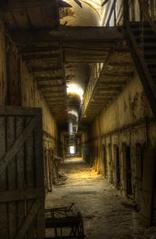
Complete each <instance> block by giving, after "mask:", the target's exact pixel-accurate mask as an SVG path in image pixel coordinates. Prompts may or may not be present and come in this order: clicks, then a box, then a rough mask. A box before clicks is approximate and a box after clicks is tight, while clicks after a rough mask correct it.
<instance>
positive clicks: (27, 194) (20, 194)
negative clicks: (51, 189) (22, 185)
mask: <svg viewBox="0 0 156 239" xmlns="http://www.w3.org/2000/svg"><path fill="white" fill-rule="evenodd" d="M43 196H44V190H43V188H40V189H39V188H33V189H25V190H24V191H21V190H15V191H5V192H1V193H0V203H2V202H7V203H8V202H13V201H23V200H29V199H35V198H39V197H43Z"/></svg>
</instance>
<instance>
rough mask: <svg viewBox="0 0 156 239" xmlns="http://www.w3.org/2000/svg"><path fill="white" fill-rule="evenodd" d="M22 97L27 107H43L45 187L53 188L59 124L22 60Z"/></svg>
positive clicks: (48, 189) (47, 189)
mask: <svg viewBox="0 0 156 239" xmlns="http://www.w3.org/2000/svg"><path fill="white" fill-rule="evenodd" d="M21 98H22V105H23V106H26V107H41V108H42V113H43V130H44V132H43V142H44V147H43V153H44V171H45V174H44V175H45V189H46V191H51V190H52V165H53V160H54V154H56V152H57V125H56V121H55V119H54V117H53V115H52V113H51V112H50V110H49V107H48V105H47V103H46V101H45V99H44V97H43V95H42V93H41V91H40V89H39V88H38V85H37V81H36V80H35V79H34V77H33V75H32V74H30V73H29V71H28V68H27V66H26V64H25V63H24V62H21Z"/></svg>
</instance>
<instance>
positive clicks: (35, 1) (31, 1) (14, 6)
mask: <svg viewBox="0 0 156 239" xmlns="http://www.w3.org/2000/svg"><path fill="white" fill-rule="evenodd" d="M55 6H56V1H50V0H45V1H43V0H27V1H19V0H13V1H10V0H9V1H7V2H5V3H3V5H2V7H3V9H4V10H5V11H14V10H19V9H22V8H24V9H25V8H34V7H48V8H49V7H55Z"/></svg>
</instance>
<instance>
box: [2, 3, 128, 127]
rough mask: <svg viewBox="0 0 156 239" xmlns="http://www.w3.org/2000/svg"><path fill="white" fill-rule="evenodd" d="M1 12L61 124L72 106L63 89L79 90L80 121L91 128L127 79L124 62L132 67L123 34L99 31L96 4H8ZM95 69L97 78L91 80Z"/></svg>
mask: <svg viewBox="0 0 156 239" xmlns="http://www.w3.org/2000/svg"><path fill="white" fill-rule="evenodd" d="M1 9H3V11H2V12H1V13H2V14H3V18H4V20H5V22H6V25H7V26H8V30H9V32H10V34H11V37H12V40H13V41H14V42H15V44H16V46H17V47H18V50H19V52H20V53H21V54H22V58H23V60H24V61H25V62H26V64H27V66H28V68H29V71H30V72H31V73H32V74H33V76H34V77H35V79H36V80H37V82H38V86H39V88H40V90H41V91H42V93H43V95H44V97H45V99H46V101H47V103H48V105H49V107H50V109H51V111H52V113H53V114H54V116H55V117H56V119H57V121H58V122H59V123H60V124H62V123H63V122H64V121H65V119H66V120H67V119H68V116H67V110H68V108H72V105H73V106H74V102H76V103H75V104H77V101H75V100H74V98H73V100H71V95H70V97H67V91H66V88H67V84H69V83H75V84H78V85H80V86H81V87H82V89H83V90H84V92H85V93H84V102H83V105H82V106H81V108H82V114H81V115H82V117H83V118H85V120H86V118H87V122H90V121H91V120H93V118H94V117H95V116H96V115H97V113H98V112H99V111H100V110H101V109H102V106H103V103H104V104H105V105H107V104H108V102H110V101H111V100H112V99H113V98H114V95H117V94H118V93H119V92H120V91H121V89H122V87H123V86H124V84H126V79H127V77H128V75H129V74H131V73H132V72H131V70H129V71H128V72H127V73H126V72H125V68H124V67H122V66H121V65H122V63H123V62H124V61H125V59H126V62H130V64H131V61H130V55H129V54H128V51H127V49H126V48H125V45H124V39H123V34H122V32H119V31H118V29H117V28H113V27H112V28H108V27H105V28H104V27H100V23H101V19H102V8H101V1H100V0H80V1H78V0H64V1H63V0H8V1H3V2H2V3H1ZM116 42H118V45H116V48H115V47H114V46H115V43H116ZM118 53H120V58H119V59H120V60H119V59H118V55H117V54H118ZM116 55H117V56H116ZM115 56H116V58H114V57H115ZM113 59H114V60H113ZM118 61H120V67H118V66H119V62H118ZM99 64H101V66H102V69H101V70H100V71H99V73H98V74H100V75H98V77H97V75H96V77H93V76H95V75H94V74H93V69H95V68H97V67H98V66H99ZM104 66H106V68H103V67H104ZM111 69H112V70H111ZM117 73H118V74H119V75H118V77H117V75H116V74H117ZM113 75H114V76H115V77H116V78H113ZM121 75H122V76H124V78H123V79H122V78H121V77H120V76H121ZM99 76H100V77H99ZM92 78H94V83H93V79H92ZM117 78H118V80H116V79H117ZM111 81H112V82H114V81H115V82H114V84H113V83H112V84H111ZM118 81H119V84H118V83H117V82H118ZM105 82H107V83H106V84H105ZM108 82H110V83H109V84H108ZM121 83H123V84H121ZM99 89H100V95H99Z"/></svg>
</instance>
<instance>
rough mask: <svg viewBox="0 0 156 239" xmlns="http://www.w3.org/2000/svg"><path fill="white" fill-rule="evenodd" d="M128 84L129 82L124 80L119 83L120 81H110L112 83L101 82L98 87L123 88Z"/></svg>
mask: <svg viewBox="0 0 156 239" xmlns="http://www.w3.org/2000/svg"><path fill="white" fill-rule="evenodd" d="M126 83H127V81H126V80H123V81H121V80H120V81H119V80H116V81H114V80H112V81H111V80H110V81H102V80H101V81H100V82H99V83H98V86H99V85H101V86H103V87H104V86H121V85H125V84H126Z"/></svg>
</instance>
